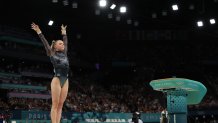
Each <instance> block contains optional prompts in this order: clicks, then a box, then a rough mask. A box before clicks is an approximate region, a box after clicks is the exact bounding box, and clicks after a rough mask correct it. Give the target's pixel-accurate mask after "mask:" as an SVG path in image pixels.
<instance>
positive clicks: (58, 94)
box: [31, 23, 69, 123]
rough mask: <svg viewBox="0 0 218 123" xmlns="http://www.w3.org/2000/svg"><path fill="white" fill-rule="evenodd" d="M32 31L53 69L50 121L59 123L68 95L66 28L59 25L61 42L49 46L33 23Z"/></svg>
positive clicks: (54, 42) (57, 41)
mask: <svg viewBox="0 0 218 123" xmlns="http://www.w3.org/2000/svg"><path fill="white" fill-rule="evenodd" d="M31 27H32V29H33V30H34V31H35V32H36V33H37V34H38V36H39V38H40V39H41V41H42V43H43V45H44V47H45V50H46V53H47V55H48V56H49V57H50V60H51V63H52V64H53V67H54V73H55V74H54V77H53V79H52V81H51V98H52V107H51V114H50V115H51V121H52V123H60V120H61V114H62V107H63V104H64V101H65V100H66V97H67V94H68V86H69V82H68V71H69V61H68V57H67V42H68V40H67V33H66V28H67V26H64V25H63V24H62V25H61V34H62V36H63V40H55V41H52V44H51V46H49V44H48V41H47V40H46V39H45V37H44V35H43V34H42V32H41V30H40V28H39V26H38V25H37V24H35V23H32V24H31Z"/></svg>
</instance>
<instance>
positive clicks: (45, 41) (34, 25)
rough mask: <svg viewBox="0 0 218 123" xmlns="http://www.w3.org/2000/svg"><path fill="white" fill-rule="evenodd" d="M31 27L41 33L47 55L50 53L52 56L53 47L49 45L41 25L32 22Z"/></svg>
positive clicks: (40, 36)
mask: <svg viewBox="0 0 218 123" xmlns="http://www.w3.org/2000/svg"><path fill="white" fill-rule="evenodd" d="M31 27H32V29H33V30H34V31H35V32H36V33H37V34H38V35H39V38H40V39H41V41H42V43H43V45H44V47H45V50H46V53H47V55H48V56H51V54H52V49H51V47H50V46H49V44H48V41H47V40H46V39H45V37H44V35H43V34H42V32H41V30H40V28H39V26H38V25H37V24H35V23H32V24H31Z"/></svg>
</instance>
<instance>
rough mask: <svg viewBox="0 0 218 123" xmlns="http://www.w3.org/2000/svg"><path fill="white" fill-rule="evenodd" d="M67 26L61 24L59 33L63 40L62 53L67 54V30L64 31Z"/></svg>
mask: <svg viewBox="0 0 218 123" xmlns="http://www.w3.org/2000/svg"><path fill="white" fill-rule="evenodd" d="M66 28H67V26H66V25H65V26H64V25H63V24H62V25H61V35H62V36H63V42H64V53H65V54H67V50H68V46H67V45H68V39H67V32H66Z"/></svg>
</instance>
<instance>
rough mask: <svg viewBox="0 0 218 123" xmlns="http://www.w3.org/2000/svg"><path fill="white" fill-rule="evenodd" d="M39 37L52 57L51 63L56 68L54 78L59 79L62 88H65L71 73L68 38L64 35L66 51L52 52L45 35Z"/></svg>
mask: <svg viewBox="0 0 218 123" xmlns="http://www.w3.org/2000/svg"><path fill="white" fill-rule="evenodd" d="M39 37H40V39H41V41H42V43H43V45H44V46H45V49H46V53H47V55H48V56H50V60H51V63H52V64H53V67H54V73H55V75H54V76H55V77H58V78H59V80H60V84H61V87H63V85H64V83H65V82H66V80H67V79H68V72H69V61H68V58H67V43H68V41H67V36H66V35H63V42H64V51H52V49H51V47H50V46H49V44H48V41H47V40H46V39H45V37H44V35H43V34H42V33H40V34H39Z"/></svg>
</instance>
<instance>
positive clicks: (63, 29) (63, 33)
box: [61, 24, 67, 35]
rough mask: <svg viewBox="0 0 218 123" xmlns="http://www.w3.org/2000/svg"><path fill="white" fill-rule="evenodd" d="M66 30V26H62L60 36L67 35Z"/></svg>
mask: <svg viewBox="0 0 218 123" xmlns="http://www.w3.org/2000/svg"><path fill="white" fill-rule="evenodd" d="M66 28H67V25H65V26H64V25H63V24H62V25H61V34H62V35H66V34H67V32H66Z"/></svg>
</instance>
